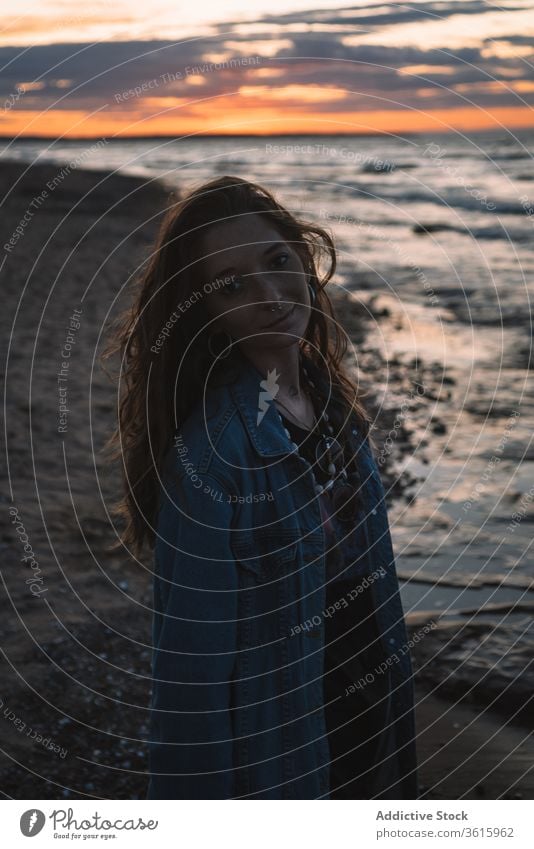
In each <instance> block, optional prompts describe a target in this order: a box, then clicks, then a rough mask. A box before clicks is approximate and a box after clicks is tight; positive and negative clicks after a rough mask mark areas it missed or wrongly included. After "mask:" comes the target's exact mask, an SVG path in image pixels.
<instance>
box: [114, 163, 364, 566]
mask: <svg viewBox="0 0 534 849" xmlns="http://www.w3.org/2000/svg"><path fill="white" fill-rule="evenodd" d="M247 213H261V214H262V215H265V216H266V217H267V218H268V219H269V221H270V223H271V224H273V225H274V226H275V227H276V229H277V230H278V231H279V233H280V235H281V236H282V238H283V239H284V240H285V241H286V242H288V243H292V244H293V245H294V246H295V249H296V250H298V252H299V254H300V256H301V259H302V261H303V265H304V269H305V271H306V273H307V274H308V275H309V277H308V279H309V281H310V283H311V285H312V286H313V289H314V291H315V294H316V297H315V302H314V304H313V306H314V309H313V310H312V312H311V318H310V321H309V324H308V327H307V330H306V334H305V336H304V338H303V339H302V340H301V341H300V343H299V344H300V346H301V349H302V352H303V354H305V355H306V356H307V357H309V358H311V361H312V363H313V364H315V365H316V366H318V367H319V368H320V369H321V371H322V372H323V373H325V376H326V377H327V379H328V384H329V391H330V393H331V394H330V398H329V408H328V409H329V414H330V418H331V420H333V421H335V420H336V419H337V422H338V432H339V434H341V435H343V429H344V428H346V427H348V426H349V425H348V419H349V414H350V413H354V414H355V415H356V418H357V421H358V423H359V426H360V427H361V428H362V430H363V432H364V433H367V432H368V430H369V420H368V417H367V415H366V413H365V410H364V407H363V404H362V401H361V398H360V393H359V390H358V389H357V388H356V385H355V384H354V383H353V382H352V380H351V379H350V378H349V376H348V374H347V373H346V371H345V369H344V367H343V365H342V360H343V358H344V356H345V353H346V350H347V337H346V334H345V333H344V331H343V330H342V328H340V327H339V325H338V323H337V321H336V319H335V317H334V311H333V308H332V304H331V301H330V298H329V297H328V295H327V293H326V291H325V288H326V286H327V284H328V282H329V281H330V280H331V278H332V276H333V274H334V272H335V269H336V250H335V246H334V242H333V239H332V237H331V235H330V234H329V233H328V231H327V230H325V229H323V228H322V227H319V226H317V225H316V224H313V223H310V222H307V221H304V220H302V219H300V218H297V217H295V216H294V215H293V214H292V213H291V212H289V211H288V210H287V209H285V208H284V207H283V206H281V204H279V203H278V202H277V200H276V199H275V198H274V196H273V195H272V194H271V192H269V191H268V190H267V189H265V188H263V187H262V186H260V185H258V184H256V183H251V182H249V181H247V180H242V179H240V178H238V177H228V176H226V177H220V178H218V179H215V180H212V181H210V182H208V183H205V184H204V185H202V186H200V187H199V188H197V189H195V190H193V191H192V192H190V193H189V194H188V195H187V196H186V197H184V198H182V199H179V200H176V201H175V200H174V199H171V202H170V205H169V208H168V209H167V211H166V214H165V217H164V219H163V221H162V223H161V226H160V229H159V233H158V236H157V239H156V243H155V246H154V248H153V250H152V252H151V254H150V256H149V258H148V260H147V262H146V263H145V266H144V270H143V272H142V273H141V274H140V275H139V277H138V280H137V282H136V283H135V284H134V285H135V291H134V293H133V299H132V303H131V306H130V307H129V308H128V309H127V311H126V312H125V313H124V314H123V315H122V316H121V317H120V318H119V320H118V322H116V324H115V326H114V327H113V328H112V330H111V333H110V336H109V344H108V346H107V348H106V350H105V351H104V355H103V359H104V361H106V360H108V359H109V358H111V357H113V356H116V355H118V356H119V359H120V369H119V373H118V380H119V413H118V424H117V428H116V430H115V432H114V433H113V435H112V437H111V439H110V440H109V441H108V444H107V446H106V448H107V451H108V452H109V453H110V456H111V457H112V458H115V459H117V458H122V461H123V484H124V486H123V493H124V494H123V497H122V499H121V500H120V501H119V503H118V504H117V505H116V506H115V508H114V512H115V515H116V516H118V517H121V518H122V520H123V522H124V530H123V533H122V543H124V544H125V545H126V546H127V547H129V548H132V549H133V551H135V552H136V553H137V554H140V553H141V551H142V549H143V546H144V545H145V544H147V543H148V544H150V545H153V544H154V542H155V537H156V534H155V528H154V524H155V520H156V514H157V509H158V502H159V491H160V473H161V471H162V467H163V462H164V458H165V455H166V453H167V451H168V449H169V447H170V445H171V443H172V437H173V434H174V433H175V431H176V429H177V427H178V425H179V423H180V422H183V421H185V419H186V418H187V416H188V415H189V413H190V412H191V410H192V409H193V406H194V405H195V403H196V402H197V401H198V400H199V399H200V398H202V395H203V393H204V392H205V391H206V386H207V381H208V374H209V375H210V376H209V383H210V386H211V385H213V384H214V383H217V382H218V381H220V380H223V379H225V377H226V379H228V374H229V373H230V372H229V370H228V365H229V361H231V356H230V357H228V358H224V360H221V359H219V360H217V359H214V357H213V355H212V354H211V353H210V350H209V348H208V344H207V337H208V335H209V333H210V332H211V331H210V326H209V318H208V315H207V313H206V312H205V310H204V307H203V304H202V299H199V300H198V302H197V303H194V305H192V306H190V308H188V309H187V311H186V312H185V313H184V315H183V316H181V317H180V320H179V322H174V323H173V322H172V321H169V317H170V316H172V315H173V313H175V310H176V307H177V305H178V304H180V303H182V304H183V303H185V302H187V301H188V298H189V296H190V295H191V294H192V292H194V291H195V289H196V288H197V287H198V285H199V280H198V273H197V272H196V271H195V266H196V264H197V263H198V260H199V259H200V258H201V246H200V242H201V239H202V237H203V236H204V235H205V232H206V229H207V228H208V227H213V226H216V225H217V223H218V222H221V221H224V220H225V219H227V218H229V217H231V216H239V215H243V214H247ZM321 265H325V266H326V267H325V270H324V271H323V272H322V273H321V271H320V267H321ZM211 330H213V328H212V327H211ZM162 331H163V336H162ZM162 339H164V344H161V340H162ZM158 340H159V341H158ZM210 347H211V345H210ZM325 364H326V367H325ZM222 366H224V376H225V377H224V376H223V373H222ZM326 372H328V374H327V373H326ZM233 379H236V377H235V376H234V378H233ZM347 435H348V434H347ZM120 544H121V542H120V541H119V543H118V545H120Z"/></svg>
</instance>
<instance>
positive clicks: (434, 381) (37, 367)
mask: <svg viewBox="0 0 534 849" xmlns="http://www.w3.org/2000/svg"><path fill="white" fill-rule="evenodd" d="M58 174H61V172H60V169H58V168H57V167H56V166H53V165H39V166H31V167H27V166H25V165H23V164H20V163H6V162H3V163H1V164H0V188H1V196H2V198H4V200H3V205H2V212H3V214H2V218H1V225H0V226H1V243H0V244H1V245H3V246H4V247H3V250H2V265H1V271H0V273H1V277H2V288H3V292H4V299H3V305H2V316H1V320H2V344H3V346H4V351H3V353H4V357H3V359H4V363H5V374H6V381H7V390H6V426H5V427H6V439H7V452H6V454H5V457H4V462H5V461H6V458H7V464H6V468H5V475H4V486H3V489H2V493H1V499H2V503H3V510H2V511H1V514H0V515H1V522H2V539H1V543H0V545H1V563H2V578H3V582H2V595H3V602H2V603H3V606H2V610H3V611H4V613H3V616H2V626H1V631H2V649H3V651H2V658H1V675H2V682H3V684H2V689H1V691H0V700H1V702H2V704H0V719H1V722H0V738H1V741H2V742H1V745H2V749H3V754H2V755H0V787H1V789H2V794H3V796H4V797H6V798H16V799H26V798H27V799H30V798H35V799H64V798H69V799H75V798H99V799H100V798H102V799H139V798H144V795H145V791H146V775H145V772H146V768H147V760H146V744H145V742H144V741H145V740H146V736H147V733H148V700H149V688H150V651H151V634H150V626H151V612H150V610H151V562H150V558H149V557H148V558H146V559H145V560H144V561H143V562H137V561H136V560H135V559H133V558H132V557H131V556H130V555H129V554H128V553H127V552H126V551H124V550H122V549H121V550H118V551H116V552H114V553H113V554H110V552H109V546H110V544H111V543H112V542H113V541H114V538H115V531H114V528H113V524H112V522H111V521H110V518H109V515H108V510H109V506H110V504H111V503H112V501H113V500H114V497H115V494H116V491H117V486H118V470H117V469H116V468H112V467H110V466H109V464H108V463H107V462H106V461H105V460H104V459H103V457H102V454H101V449H102V447H103V445H104V443H105V440H106V438H107V436H108V435H109V433H110V431H111V429H112V427H113V423H114V411H115V408H116V397H115V392H116V389H115V387H114V385H113V384H112V383H111V382H110V380H109V379H108V377H107V376H106V375H105V374H104V372H103V371H102V369H101V367H100V365H99V362H98V355H99V354H100V353H101V351H102V348H103V341H104V340H103V334H104V333H105V328H106V327H107V326H108V324H109V322H110V321H111V319H112V318H113V317H115V316H116V315H117V313H118V312H119V311H120V308H121V307H123V306H124V303H125V298H126V297H127V293H128V283H129V280H130V278H131V277H132V276H135V274H136V272H137V269H138V266H139V263H140V262H142V260H143V259H144V257H145V256H146V253H147V248H148V247H149V245H150V244H151V242H152V239H153V237H154V234H155V232H156V229H157V226H158V222H159V220H160V217H161V214H162V210H163V209H164V206H165V203H166V199H167V196H168V189H167V188H166V187H165V186H164V185H163V184H161V183H160V182H157V181H155V180H154V181H152V182H150V183H147V182H146V181H145V180H143V179H142V178H136V177H133V176H130V177H127V176H119V175H112V176H110V175H109V174H107V173H106V172H99V171H83V170H81V169H78V170H76V171H74V172H71V173H69V174H66V175H64V176H63V177H61V179H58ZM426 238H428V234H425V233H422V234H421V239H423V240H424V239H426ZM349 278H350V279H349ZM340 279H342V280H343V283H344V288H343V289H341V288H340V289H338V290H336V287H335V286H332V287H331V294H332V297H333V298H334V302H335V305H336V313H337V316H338V319H339V321H340V322H341V324H342V325H343V326H344V327H345V329H346V331H347V333H348V334H349V336H350V338H351V340H352V342H353V344H354V346H355V348H354V353H353V354H352V355H351V357H349V361H350V362H351V363H352V366H353V367H356V366H357V367H358V369H359V374H360V378H361V381H362V385H363V387H364V388H365V390H366V392H367V399H368V404H369V407H370V409H371V410H372V413H373V416H374V417H375V419H376V426H375V428H374V434H375V440H376V442H377V445H378V453H379V461H380V467H381V470H382V473H383V476H384V482H385V484H386V488H387V490H388V500H389V503H390V510H391V524H392V534H393V538H394V544H395V549H396V552H397V554H398V572H399V577H400V578H401V579H402V583H403V601H404V605H405V610H406V614H407V621H408V625H409V632H410V636H411V639H412V641H413V646H412V648H411V651H412V657H413V659H414V665H415V668H416V687H417V722H418V734H419V738H418V739H419V758H420V782H421V786H422V792H423V797H426V798H434V799H440V798H442V799H456V798H473V799H476V798H487V799H496V798H526V799H532V798H534V771H533V770H532V765H533V763H534V740H533V739H532V729H533V726H534V708H533V705H532V693H533V692H534V669H533V658H534V628H533V627H532V626H533V621H534V620H533V616H532V614H533V612H534V596H533V594H532V591H533V589H534V566H533V561H534V558H533V557H532V551H531V543H532V520H533V510H532V507H533V501H534V490H533V489H532V481H533V480H534V476H533V474H532V472H533V463H534V451H533V448H532V442H531V439H532V405H533V400H532V399H533V397H534V396H533V394H532V391H531V389H532V385H531V380H532V376H531V374H530V373H529V370H528V369H529V363H530V360H529V349H528V345H527V341H526V327H527V320H528V315H526V313H527V312H528V311H526V310H524V311H523V313H525V315H523V313H519V314H518V312H517V310H516V311H515V312H510V318H509V320H508V319H506V320H505V322H504V328H503V322H502V320H501V322H500V323H499V322H498V321H496V319H495V316H494V314H493V319H492V313H491V310H490V309H489V307H488V304H487V302H481V305H480V309H479V310H478V312H477V313H476V315H475V316H474V317H473V313H472V312H471V313H470V315H469V316H467V317H466V314H465V309H464V304H463V301H462V298H461V297H460V296H459V295H458V292H457V291H456V290H455V289H454V287H452V286H450V287H445V286H444V288H443V290H442V291H439V292H437V293H436V294H437V297H438V298H439V299H440V306H439V309H438V310H432V311H429V310H428V309H426V308H424V307H420V308H418V307H416V306H414V305H411V304H408V303H403V301H402V299H399V298H398V297H394V296H393V295H392V294H391V291H390V292H388V291H386V290H385V289H384V287H383V286H381V283H380V280H379V279H378V278H376V277H374V276H373V275H371V274H365V273H364V272H362V271H354V273H353V274H352V276H351V272H350V269H348V270H347V266H346V265H345V266H343V268H342V276H341V278H340ZM468 319H469V320H468ZM473 327H476V333H475V334H474V336H473ZM503 339H504V342H503ZM497 342H498V347H499V351H500V356H499V376H500V382H499V381H497V376H496V368H495V350H496V346H497ZM445 343H446V344H447V345H448V348H447V354H448V355H447V358H446V363H445V360H444V358H443V357H442V356H440V350H441V347H442V345H443V344H445ZM473 345H475V347H476V356H473ZM414 349H416V350H417V356H415V357H414V354H413V351H414ZM503 374H504V377H503ZM518 399H519V402H518ZM28 546H29V547H30V549H31V551H29V550H28ZM24 558H26V559H24ZM430 622H431V623H433V626H432V628H431V629H430V630H428V631H425V632H424V637H421V633H422V629H423V628H424V626H425V624H427V623H430Z"/></svg>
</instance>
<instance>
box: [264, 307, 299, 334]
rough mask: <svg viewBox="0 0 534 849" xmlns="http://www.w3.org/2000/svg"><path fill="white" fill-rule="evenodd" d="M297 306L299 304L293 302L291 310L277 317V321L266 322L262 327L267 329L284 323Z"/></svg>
mask: <svg viewBox="0 0 534 849" xmlns="http://www.w3.org/2000/svg"><path fill="white" fill-rule="evenodd" d="M296 306H297V305H296V304H293V306H292V307H291V309H290V310H289V312H286V313H284V314H283V315H282V316H280V318H277V319H275V321H273V322H271V324H266V325H265V326H264V327H263V328H262V330H267V329H269V328H271V327H278V325H279V324H283V323H284V321H286V320H287V319H288V318H289V316H290V315H292V314H293V312H294V310H295V307H296Z"/></svg>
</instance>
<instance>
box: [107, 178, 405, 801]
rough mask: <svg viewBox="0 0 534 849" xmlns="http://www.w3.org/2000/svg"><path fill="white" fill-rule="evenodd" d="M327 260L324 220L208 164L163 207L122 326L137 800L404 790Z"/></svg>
mask: <svg viewBox="0 0 534 849" xmlns="http://www.w3.org/2000/svg"><path fill="white" fill-rule="evenodd" d="M324 260H326V264H327V268H326V271H325V272H323V273H322V274H321V272H320V266H321V263H322V262H323V261H324ZM334 270H335V249H334V245H333V243H332V240H331V238H330V236H329V235H328V233H327V232H326V231H324V230H323V229H322V228H320V227H317V226H314V225H312V224H309V223H305V222H303V221H300V220H297V219H296V218H295V217H294V216H293V215H292V214H290V213H289V212H288V211H287V210H285V209H284V208H283V207H282V206H281V205H280V204H279V203H277V201H276V200H275V199H274V197H273V196H272V195H271V193H270V192H268V191H267V190H266V189H264V188H261V187H260V186H258V185H255V184H253V183H249V182H247V181H244V180H241V179H238V178H235V177H222V178H220V179H216V180H214V181H212V182H210V183H208V184H206V185H203V186H202V187H200V188H199V189H197V190H196V191H193V192H192V193H191V194H189V195H188V196H187V197H186V198H185V199H184V200H182V201H181V202H179V203H177V204H174V205H172V206H171V208H170V209H169V211H168V212H167V215H166V218H165V220H164V222H163V224H162V226H161V230H160V235H159V238H158V242H157V244H156V248H155V250H154V252H153V255H152V258H151V260H150V263H149V265H148V267H147V269H146V272H145V273H144V276H143V278H142V279H141V281H140V287H139V291H138V294H137V296H136V298H135V302H134V305H133V308H132V310H131V312H130V313H129V315H128V317H127V318H126V320H125V323H124V324H123V326H122V330H121V332H120V333H119V335H118V341H117V347H118V348H119V350H120V351H121V353H122V357H123V365H124V372H123V374H124V392H123V394H122V400H121V404H120V427H119V431H118V433H117V436H116V441H117V443H118V442H119V440H120V447H121V452H122V454H123V457H124V466H125V472H126V490H125V491H126V494H125V498H124V501H123V503H122V505H121V508H120V509H121V512H122V514H123V516H124V518H125V520H126V528H125V533H124V541H125V542H126V543H127V544H128V545H131V546H133V547H134V548H135V549H136V550H137V551H140V550H141V548H142V546H143V545H144V544H145V543H149V544H154V545H155V572H154V585H153V586H154V620H153V643H154V652H153V690H152V702H151V735H150V741H149V755H150V783H149V788H148V795H147V798H149V799H171V798H175V799H230V798H240V799H242V798H255V799H257V798H261V799H327V798H348V799H356V798H391V799H413V798H417V782H416V756H415V739H414V738H415V732H414V720H413V687H412V679H411V674H412V671H411V666H410V658H409V653H408V649H407V644H406V631H405V625H404V619H403V610H402V606H401V601H400V597H399V592H398V582H397V577H396V573H395V565H394V558H393V552H392V548H391V540H390V535H389V529H388V521H387V516H386V508H385V504H384V490H383V487H382V483H381V481H380V477H379V474H378V470H377V466H376V463H375V461H374V459H373V455H372V451H371V448H370V445H369V437H368V429H369V426H368V420H367V418H366V415H365V412H364V410H363V407H362V405H361V402H360V400H359V398H358V394H357V392H356V389H355V387H354V385H353V383H352V382H351V380H350V379H349V377H348V376H347V374H345V372H344V370H343V367H342V365H341V360H342V358H343V355H344V353H345V350H346V340H345V337H344V335H343V333H342V331H341V330H340V328H339V327H338V326H337V324H336V322H335V320H334V319H333V312H332V307H331V304H330V301H329V299H328V296H327V294H326V291H325V287H326V285H327V283H328V281H329V280H330V279H331V277H332V274H333V272H334Z"/></svg>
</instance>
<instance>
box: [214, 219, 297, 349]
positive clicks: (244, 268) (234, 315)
mask: <svg viewBox="0 0 534 849" xmlns="http://www.w3.org/2000/svg"><path fill="white" fill-rule="evenodd" d="M297 247H298V246H297ZM295 248H296V246H295V245H294V244H288V243H287V242H286V241H284V239H283V237H282V236H281V235H280V233H279V231H278V230H277V229H276V228H275V227H274V225H273V224H272V223H271V222H270V221H269V220H268V218H267V217H266V216H263V215H261V214H248V215H243V216H240V217H238V218H234V219H232V220H229V221H224V222H222V223H220V224H217V225H216V226H214V227H211V228H210V229H209V230H207V231H206V234H205V236H204V237H203V239H202V243H201V251H202V259H201V260H200V262H199V263H198V268H199V274H200V280H199V282H200V284H201V285H199V286H198V287H197V288H198V290H199V291H200V292H201V293H202V302H203V303H204V306H205V309H206V312H207V314H208V317H209V318H210V319H215V320H214V321H212V322H211V323H210V331H211V332H216V331H219V330H226V331H227V332H228V333H230V334H231V336H232V338H233V339H234V340H235V341H236V342H237V341H241V340H242V344H243V345H244V346H245V347H249V348H250V347H254V348H272V347H287V346H289V345H295V344H298V342H299V340H300V339H301V338H302V337H303V336H304V334H305V332H306V328H307V326H308V322H309V320H310V316H311V301H310V293H309V289H308V285H307V276H306V273H305V271H304V266H303V264H302V260H301V258H300V255H299V253H298V252H297V250H296V249H295ZM206 284H212V290H211V291H209V287H208V294H204V293H205V291H206V290H205V288H204V287H205V285H206ZM278 305H280V306H281V309H276V310H275V311H273V309H272V308H273V307H277V306H278Z"/></svg>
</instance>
